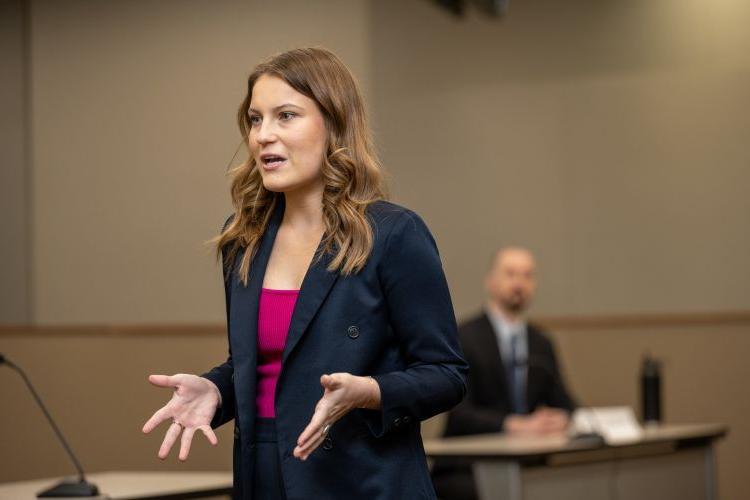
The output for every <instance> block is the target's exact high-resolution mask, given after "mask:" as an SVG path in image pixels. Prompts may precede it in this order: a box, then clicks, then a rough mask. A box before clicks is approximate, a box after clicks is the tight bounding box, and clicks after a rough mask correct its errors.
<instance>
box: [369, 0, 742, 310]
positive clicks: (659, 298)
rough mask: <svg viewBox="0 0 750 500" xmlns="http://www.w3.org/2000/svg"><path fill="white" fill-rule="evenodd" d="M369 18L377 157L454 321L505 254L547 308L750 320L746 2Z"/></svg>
mask: <svg viewBox="0 0 750 500" xmlns="http://www.w3.org/2000/svg"><path fill="white" fill-rule="evenodd" d="M372 5H373V19H372V23H373V27H374V32H373V43H372V47H373V50H374V53H375V62H374V65H375V68H376V69H377V71H376V72H375V79H374V81H373V88H374V92H375V98H374V103H375V106H374V110H375V114H376V118H377V119H376V123H377V125H378V139H379V141H378V142H379V144H380V146H381V148H382V150H383V156H384V159H385V163H386V164H387V165H388V166H389V168H390V169H391V171H392V174H393V178H394V182H393V187H394V192H395V195H396V198H397V199H399V200H401V201H403V202H404V203H405V204H407V205H409V206H412V207H413V208H415V209H416V210H417V211H419V212H420V213H422V214H424V216H425V217H426V219H427V221H428V223H429V225H430V226H431V228H432V229H433V230H434V232H435V234H436V236H437V239H438V243H439V246H440V249H441V251H442V255H443V260H444V263H445V266H446V269H447V272H448V277H449V281H450V283H451V287H452V291H453V295H454V300H455V303H456V307H457V309H458V311H459V313H460V314H465V313H467V312H469V311H471V310H473V309H475V308H476V307H477V305H478V303H479V302H480V300H481V295H482V290H481V288H480V286H478V285H479V283H480V281H481V276H482V275H483V273H484V271H485V267H486V264H487V262H488V260H489V256H490V254H491V252H492V250H493V249H494V248H496V247H498V246H499V245H503V244H509V243H517V244H523V245H528V246H530V247H531V248H532V249H533V250H534V251H536V253H537V254H538V255H539V260H540V263H541V273H542V280H543V283H542V287H541V290H540V296H539V300H538V303H537V309H536V310H537V311H538V312H539V313H543V314H579V313H582V314H590V313H605V314H611V313H628V312H639V313H642V312H661V311H707V310H708V311H711V310H732V309H747V308H748V307H749V306H750V266H748V264H747V255H750V232H748V231H747V228H748V227H750V197H748V196H747V186H748V185H750V168H748V167H749V166H750V149H748V148H747V147H746V143H747V140H746V136H747V131H748V129H750V93H748V92H747V89H748V88H750V51H749V50H747V49H748V47H750V31H748V30H747V29H745V26H747V24H748V23H750V4H747V2H733V1H720V2H712V3H711V8H710V9H709V8H706V4H705V2H698V1H693V0H691V1H682V0H669V1H666V0H665V1H660V2H648V1H635V2H625V1H620V2H616V1H609V2H602V1H580V0H579V1H574V2H565V5H564V6H563V5H562V4H561V3H560V2H557V1H553V0H547V1H542V0H536V1H528V2H527V1H524V2H513V3H512V5H511V7H510V11H509V15H508V16H507V18H504V19H501V20H496V21H493V20H488V19H486V18H479V17H478V16H477V15H473V14H472V15H470V16H468V17H467V18H466V19H463V20H456V19H454V18H452V17H450V16H449V15H448V14H447V13H444V12H442V11H439V10H437V9H435V8H433V6H432V5H431V4H430V3H429V2H397V1H380V2H374V3H373V4H372Z"/></svg>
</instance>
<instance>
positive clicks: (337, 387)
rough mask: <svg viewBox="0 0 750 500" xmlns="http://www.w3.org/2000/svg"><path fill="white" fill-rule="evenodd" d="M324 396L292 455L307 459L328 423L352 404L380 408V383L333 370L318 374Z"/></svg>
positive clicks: (326, 431)
mask: <svg viewBox="0 0 750 500" xmlns="http://www.w3.org/2000/svg"><path fill="white" fill-rule="evenodd" d="M320 385H322V386H323V389H324V391H323V397H322V398H320V400H319V401H318V403H317V404H316V405H315V412H314V413H313V416H312V418H311V419H310V423H309V424H307V427H305V430H304V431H302V434H300V436H299V438H297V446H296V447H295V448H294V456H295V457H297V458H299V459H301V460H307V457H309V456H310V453H312V452H313V451H315V449H316V448H317V447H318V446H320V444H321V443H322V442H323V440H324V439H325V438H326V435H328V431H329V430H330V428H331V426H332V425H333V424H334V423H335V422H336V421H337V420H338V419H340V418H341V417H343V416H344V415H346V414H347V413H349V412H350V411H351V410H353V409H355V408H369V409H373V410H374V409H378V408H380V387H379V386H378V383H377V382H375V380H374V379H373V378H372V377H357V376H355V375H352V374H350V373H332V374H331V375H323V376H321V377H320Z"/></svg>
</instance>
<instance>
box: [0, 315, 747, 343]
mask: <svg viewBox="0 0 750 500" xmlns="http://www.w3.org/2000/svg"><path fill="white" fill-rule="evenodd" d="M531 320H532V321H533V322H535V323H538V324H541V325H544V326H545V327H546V328H549V329H551V330H555V329H561V330H572V329H575V330H602V329H628V328H667V327H676V326H682V327H691V326H708V325H750V310H748V311H713V312H700V313H693V312H690V313H648V314H598V315H583V314H582V315H570V316H562V315H559V316H534V317H532V318H531ZM19 335H22V336H89V335H96V336H108V337H132V336H155V335H156V336H172V335H174V336H191V337H192V336H205V335H222V336H223V335H226V327H225V326H224V324H221V323H172V324H135V325H123V324H120V325H116V324H109V325H105V324H80V325H12V324H0V336H19Z"/></svg>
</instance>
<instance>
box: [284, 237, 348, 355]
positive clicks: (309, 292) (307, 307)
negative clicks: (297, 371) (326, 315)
mask: <svg viewBox="0 0 750 500" xmlns="http://www.w3.org/2000/svg"><path fill="white" fill-rule="evenodd" d="M321 251H322V241H321V245H319V246H318V250H317V251H316V256H317V255H320V252H321ZM332 258H333V256H332V255H331V254H329V253H324V254H322V255H320V258H313V262H312V263H311V264H310V267H309V268H308V270H307V273H306V274H305V278H304V279H303V280H302V287H301V289H300V292H299V295H298V296H297V303H296V304H295V306H294V313H293V314H292V320H291V322H290V324H289V334H288V335H287V338H286V345H285V346H284V353H283V355H282V358H281V363H282V365H283V364H285V363H286V360H287V358H289V355H290V354H291V353H292V351H293V350H294V348H295V346H296V345H297V343H298V342H299V341H300V339H301V338H302V335H303V334H304V333H305V331H306V330H307V327H308V325H309V324H310V321H312V319H313V317H314V316H315V313H317V312H318V309H320V306H321V305H323V301H324V300H325V299H326V297H327V296H328V292H330V291H331V287H333V284H334V283H335V282H336V280H337V279H338V276H339V273H338V272H337V271H334V272H331V271H329V270H328V264H330V262H331V259H332Z"/></svg>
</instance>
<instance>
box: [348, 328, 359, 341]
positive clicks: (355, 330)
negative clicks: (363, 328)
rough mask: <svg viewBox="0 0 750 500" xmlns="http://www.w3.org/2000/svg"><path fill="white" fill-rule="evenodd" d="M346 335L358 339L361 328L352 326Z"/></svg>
mask: <svg viewBox="0 0 750 500" xmlns="http://www.w3.org/2000/svg"><path fill="white" fill-rule="evenodd" d="M346 333H347V335H349V338H350V339H356V338H357V337H359V328H357V327H356V326H354V325H352V326H350V327H349V328H347V329H346Z"/></svg>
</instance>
